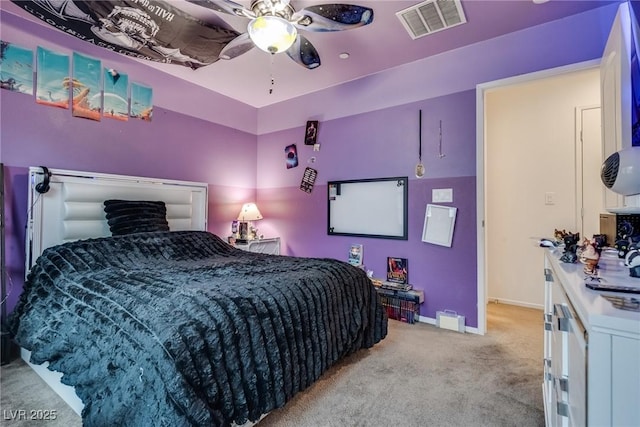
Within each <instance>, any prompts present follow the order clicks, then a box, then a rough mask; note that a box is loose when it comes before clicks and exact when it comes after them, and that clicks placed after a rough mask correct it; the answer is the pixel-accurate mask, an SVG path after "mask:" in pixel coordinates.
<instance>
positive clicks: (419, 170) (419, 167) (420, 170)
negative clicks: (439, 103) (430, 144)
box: [416, 110, 425, 178]
mask: <svg viewBox="0 0 640 427" xmlns="http://www.w3.org/2000/svg"><path fill="white" fill-rule="evenodd" d="M424 173H425V168H424V165H423V164H422V110H420V114H419V115H418V164H417V165H416V177H417V178H422V177H423V176H424Z"/></svg>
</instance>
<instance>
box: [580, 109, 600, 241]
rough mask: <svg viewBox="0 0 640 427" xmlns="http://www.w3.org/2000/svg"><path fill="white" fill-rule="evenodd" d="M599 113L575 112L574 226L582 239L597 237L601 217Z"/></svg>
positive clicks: (584, 110)
mask: <svg viewBox="0 0 640 427" xmlns="http://www.w3.org/2000/svg"><path fill="white" fill-rule="evenodd" d="M600 114H601V111H600V107H599V106H592V107H579V108H577V109H576V125H577V129H576V137H577V138H576V160H577V162H576V166H577V167H576V183H577V196H578V197H577V202H578V203H577V206H576V213H577V217H576V220H577V225H578V231H579V232H580V237H581V238H587V239H590V238H592V237H593V235H594V234H600V213H602V212H603V209H604V186H603V184H602V180H601V179H600V168H601V166H602V162H603V161H604V159H603V154H602V153H603V152H602V133H601V115H600Z"/></svg>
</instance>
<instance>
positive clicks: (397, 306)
mask: <svg viewBox="0 0 640 427" xmlns="http://www.w3.org/2000/svg"><path fill="white" fill-rule="evenodd" d="M371 281H372V283H373V285H374V286H375V287H376V290H377V291H378V295H380V302H381V303H382V305H383V306H384V307H385V308H386V310H387V316H388V317H389V319H394V320H400V321H401V322H407V323H415V321H416V320H418V316H419V314H420V304H422V303H423V302H424V291H418V290H413V287H412V286H411V285H409V284H405V285H402V284H398V283H390V282H385V281H383V280H380V279H372V280H371ZM406 287H408V289H405V288H406Z"/></svg>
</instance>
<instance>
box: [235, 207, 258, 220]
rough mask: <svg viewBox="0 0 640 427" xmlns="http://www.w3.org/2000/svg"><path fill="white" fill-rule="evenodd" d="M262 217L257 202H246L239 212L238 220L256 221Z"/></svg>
mask: <svg viewBox="0 0 640 427" xmlns="http://www.w3.org/2000/svg"><path fill="white" fill-rule="evenodd" d="M259 219H262V214H261V213H260V211H259V210H258V207H257V206H256V204H255V203H245V204H244V205H242V209H240V213H239V214H238V221H256V220H259Z"/></svg>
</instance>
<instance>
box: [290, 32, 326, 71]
mask: <svg viewBox="0 0 640 427" xmlns="http://www.w3.org/2000/svg"><path fill="white" fill-rule="evenodd" d="M287 55H289V58H291V59H293V60H294V61H295V62H297V63H298V64H300V65H302V66H303V67H305V68H308V69H310V70H313V69H314V68H318V67H319V66H320V55H318V51H317V50H316V48H315V47H313V45H312V44H311V42H310V41H309V40H307V39H306V38H305V37H304V36H302V35H300V34H298V37H296V41H295V42H293V44H292V45H291V47H290V48H289V49H287Z"/></svg>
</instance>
